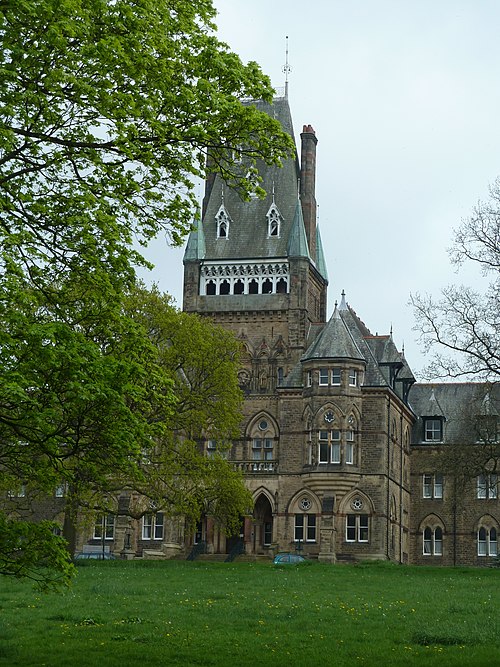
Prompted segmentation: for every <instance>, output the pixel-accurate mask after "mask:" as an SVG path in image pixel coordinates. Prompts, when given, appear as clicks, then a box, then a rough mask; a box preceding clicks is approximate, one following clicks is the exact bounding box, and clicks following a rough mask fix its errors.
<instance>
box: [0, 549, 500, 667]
mask: <svg viewBox="0 0 500 667" xmlns="http://www.w3.org/2000/svg"><path fill="white" fill-rule="evenodd" d="M499 584H500V570H496V569H465V568H459V569H458V568H457V569H449V568H426V567H420V568H417V567H404V566H397V565H391V564H388V563H379V564H376V563H375V564H360V565H356V566H348V565H326V564H321V563H313V564H311V565H301V566H294V565H292V566H282V567H274V566H273V565H272V564H271V563H269V564H268V563H196V562H194V563H188V562H147V561H146V562H138V561H136V562H125V561H107V562H98V561H96V562H86V563H85V564H84V565H82V566H79V567H78V575H77V577H76V579H75V581H74V584H73V585H72V587H71V588H70V589H68V590H64V591H62V592H59V593H49V594H41V593H38V592H36V591H34V590H33V588H32V587H31V585H30V584H28V583H23V582H16V581H13V580H10V579H7V578H5V577H4V578H0V665H9V667H11V666H14V665H22V666H23V667H27V666H28V665H36V666H37V667H41V666H42V665H46V666H47V667H57V666H59V665H64V666H68V665H69V666H72V667H86V666H91V665H92V666H93V665H96V666H97V665H99V666H103V667H107V666H108V665H113V666H114V665H116V666H120V667H129V666H131V665H134V666H135V665H142V664H144V665H168V666H170V665H179V666H180V665H182V666H183V667H186V666H189V665H203V666H209V665H217V666H219V665H221V666H225V665H231V666H233V667H240V666H244V665H252V666H255V667H259V666H261V665H272V666H274V667H280V666H286V667H288V666H293V667H315V666H316V665H317V666H321V667H323V666H329V665H332V666H335V667H343V666H344V665H346V666H347V665H369V666H371V665H373V666H380V665H382V666H383V667H387V666H389V665H407V666H410V665H420V664H424V662H425V665H426V666H429V667H432V666H433V665H440V667H442V666H443V665H446V667H449V666H450V665H457V666H460V667H462V666H464V665H471V666H473V667H478V666H481V665H484V666H485V667H486V666H488V667H489V666H491V665H500V612H499V610H500V585H499Z"/></svg>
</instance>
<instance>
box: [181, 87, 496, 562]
mask: <svg viewBox="0 0 500 667" xmlns="http://www.w3.org/2000/svg"><path fill="white" fill-rule="evenodd" d="M257 105H258V106H259V107H260V108H261V109H263V110H265V111H267V112H268V113H272V114H273V115H274V117H276V118H278V119H279V120H280V121H281V123H282V126H283V127H284V128H285V129H287V131H288V132H290V134H291V135H292V136H293V128H292V121H291V116H290V109H289V106H288V101H287V99H286V98H278V99H276V100H275V101H274V103H273V105H272V109H271V108H270V107H269V106H267V105H265V104H264V103H257ZM316 145H317V138H316V135H315V132H314V130H313V128H312V127H311V126H310V125H305V126H304V127H303V131H302V133H301V135H300V149H299V151H298V153H299V154H300V162H299V161H298V160H289V161H287V162H285V164H284V166H283V168H282V169H278V168H265V167H264V166H263V165H259V174H260V176H261V177H262V179H263V181H262V186H263V188H264V189H265V190H266V193H267V196H266V198H265V199H263V200H260V199H252V200H251V201H249V202H244V201H242V200H241V199H240V198H239V196H238V194H237V193H236V192H234V191H232V190H229V189H227V188H226V187H225V186H224V185H223V183H222V182H221V181H220V180H219V179H218V178H215V179H210V180H208V181H207V184H206V192H205V198H204V202H203V215H202V223H201V224H200V226H199V227H198V229H197V230H196V231H195V232H193V233H192V234H191V236H190V238H189V242H188V244H187V248H186V252H185V256H184V303H183V308H184V310H186V311H189V312H196V313H199V314H201V315H207V316H210V317H211V318H213V320H215V321H216V322H218V323H219V324H221V325H222V326H224V327H226V328H227V329H230V330H231V331H233V332H234V334H235V335H236V336H237V337H238V338H239V339H240V341H241V344H242V348H243V350H244V355H243V361H242V366H241V370H240V381H241V387H242V389H243V390H244V392H245V404H244V419H243V424H242V432H241V439H240V440H239V441H238V442H235V443H234V445H233V448H232V451H231V453H230V456H231V460H232V461H233V462H234V463H235V465H236V466H238V467H239V468H240V469H242V470H243V472H244V474H245V480H246V484H247V485H248V487H249V489H250V490H251V491H252V494H253V498H254V503H255V504H254V512H253V516H251V517H246V518H245V520H244V524H243V527H242V533H241V538H242V540H243V543H244V548H245V550H246V552H248V553H256V554H266V553H269V554H271V553H274V551H275V550H276V549H279V550H290V549H291V550H296V549H299V550H301V551H302V552H303V553H305V554H307V555H309V556H311V557H315V558H318V559H319V560H323V561H328V562H334V561H349V560H354V559H360V558H382V559H389V560H393V561H396V562H403V563H407V562H412V563H424V562H426V563H428V562H441V563H443V564H445V563H446V564H453V563H459V562H460V563H481V562H486V561H488V559H489V558H491V557H493V556H494V555H495V554H496V531H497V530H498V521H499V520H500V512H499V507H498V501H497V497H496V477H495V475H494V474H493V473H492V474H490V475H487V476H485V475H484V474H481V473H480V471H479V470H478V472H477V475H474V476H473V477H471V478H470V479H469V480H468V484H466V485H465V486H467V488H465V487H464V484H465V481H464V479H461V481H460V484H462V487H464V488H462V487H461V489H462V490H461V491H460V493H459V491H458V486H460V485H459V483H458V481H457V479H456V478H457V477H458V476H460V475H459V471H457V470H456V469H455V468H454V467H453V466H452V465H451V464H450V463H446V461H443V455H442V452H441V454H440V453H439V450H440V448H441V450H442V451H443V450H446V451H451V452H452V453H453V452H454V451H458V449H457V448H459V447H462V446H463V445H464V444H466V445H467V446H468V447H469V448H471V447H475V448H478V447H479V448H481V447H482V445H481V442H480V439H478V438H474V437H472V434H471V433H470V432H466V431H467V429H465V430H464V429H463V428H462V429H460V428H458V427H457V426H456V420H455V421H454V419H453V414H455V415H457V414H461V415H463V414H464V408H465V406H466V405H468V406H470V405H471V392H472V391H474V392H476V394H478V395H479V394H481V393H482V394H483V401H484V400H485V399H484V395H485V391H486V388H485V387H481V386H480V385H458V386H457V385H446V384H443V385H414V383H415V378H414V377H413V375H412V372H411V370H410V368H409V366H408V364H407V362H406V360H405V358H404V355H403V354H402V353H401V352H400V351H398V350H397V349H396V346H395V344H394V342H393V340H392V337H391V335H386V336H378V335H376V336H374V335H372V334H371V332H370V331H369V329H368V328H367V327H366V326H365V324H364V323H363V322H362V321H361V319H360V318H359V317H358V315H357V314H356V312H355V311H354V310H353V308H351V307H350V306H349V305H348V304H347V302H346V298H345V295H344V294H342V295H341V296H340V303H338V304H336V306H335V309H334V312H333V314H332V315H331V317H330V318H329V319H328V320H327V314H326V290H327V286H328V277H327V269H326V264H325V258H324V253H323V247H322V242H321V234H320V230H319V228H318V227H317V224H316V199H315V171H316ZM471 387H472V389H471ZM467 391H468V392H469V393H467ZM495 396H496V394H495ZM438 397H439V401H438ZM494 403H495V401H494V399H493V397H491V400H490V403H489V404H490V408H491V406H492V405H493V404H494ZM439 405H441V406H442V407H437V406H439ZM476 412H477V411H476ZM469 417H470V419H469V422H471V419H472V418H473V415H472V414H470V415H469ZM491 418H492V419H493V420H495V421H496V416H491ZM454 424H455V425H454ZM469 431H470V429H469ZM464 438H465V441H464ZM495 438H496V436H495ZM206 446H207V454H208V455H209V454H210V451H211V450H210V448H211V447H212V448H213V447H214V446H215V445H214V443H206ZM450 456H451V455H447V458H448V459H449V458H450ZM451 458H452V457H451ZM436 466H437V467H436ZM462 477H464V476H463V475H462ZM486 477H487V480H486V481H485V479H486ZM484 484H486V485H487V488H486V491H485V492H484V491H483V487H484ZM429 489H431V490H430V491H429ZM485 494H486V497H484V498H483V495H485ZM467 497H469V501H467V500H466V498H467ZM458 498H460V503H462V505H463V506H464V507H465V508H466V510H462V508H461V507H459V504H460V503H459V502H458ZM197 538H198V539H203V540H206V542H207V546H208V549H209V550H214V551H229V550H230V548H231V546H232V542H231V543H229V544H226V541H225V539H224V537H223V536H221V535H216V533H214V530H213V526H212V525H211V523H210V518H209V517H207V518H206V519H205V521H204V522H203V523H202V525H201V526H200V527H199V531H198V535H197Z"/></svg>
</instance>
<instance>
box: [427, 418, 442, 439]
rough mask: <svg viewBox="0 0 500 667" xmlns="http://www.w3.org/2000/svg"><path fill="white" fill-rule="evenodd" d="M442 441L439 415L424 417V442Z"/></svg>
mask: <svg viewBox="0 0 500 667" xmlns="http://www.w3.org/2000/svg"><path fill="white" fill-rule="evenodd" d="M442 441H443V420H442V419H441V418H440V417H425V418H424V442H442Z"/></svg>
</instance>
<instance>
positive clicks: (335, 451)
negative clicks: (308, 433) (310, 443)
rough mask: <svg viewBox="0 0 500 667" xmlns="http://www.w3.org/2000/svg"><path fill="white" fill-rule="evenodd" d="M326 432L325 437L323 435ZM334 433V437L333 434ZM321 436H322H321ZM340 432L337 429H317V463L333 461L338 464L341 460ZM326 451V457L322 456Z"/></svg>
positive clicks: (325, 463) (322, 463)
mask: <svg viewBox="0 0 500 667" xmlns="http://www.w3.org/2000/svg"><path fill="white" fill-rule="evenodd" d="M324 434H326V437H324ZM333 434H335V437H334V435H333ZM322 436H323V437H322ZM341 438H342V435H341V432H340V430H339V429H336V428H335V429H319V432H318V464H320V465H328V464H329V463H334V464H335V465H339V464H340V462H341ZM322 452H323V454H324V453H325V452H326V458H325V457H324V456H323V457H322Z"/></svg>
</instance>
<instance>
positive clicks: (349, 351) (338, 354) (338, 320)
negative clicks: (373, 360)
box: [302, 304, 366, 362]
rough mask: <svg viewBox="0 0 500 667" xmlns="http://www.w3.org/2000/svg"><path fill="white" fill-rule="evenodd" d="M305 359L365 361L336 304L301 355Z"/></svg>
mask: <svg viewBox="0 0 500 667" xmlns="http://www.w3.org/2000/svg"><path fill="white" fill-rule="evenodd" d="M306 359H355V360H356V361H363V362H364V361H366V360H365V357H364V356H363V354H362V352H361V350H360V348H359V347H358V345H357V344H356V342H355V341H354V338H353V337H352V335H351V333H350V331H349V329H348V327H347V326H346V324H345V322H344V320H343V319H342V316H341V313H340V310H339V308H338V307H337V304H335V309H334V311H333V314H332V316H331V318H330V320H329V322H328V323H327V325H326V326H325V328H324V329H323V331H322V332H321V333H320V334H319V336H318V337H317V338H316V340H315V341H314V342H313V344H312V345H311V346H310V348H309V349H308V350H307V352H306V353H305V354H304V356H303V357H302V361H305V360H306Z"/></svg>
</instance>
